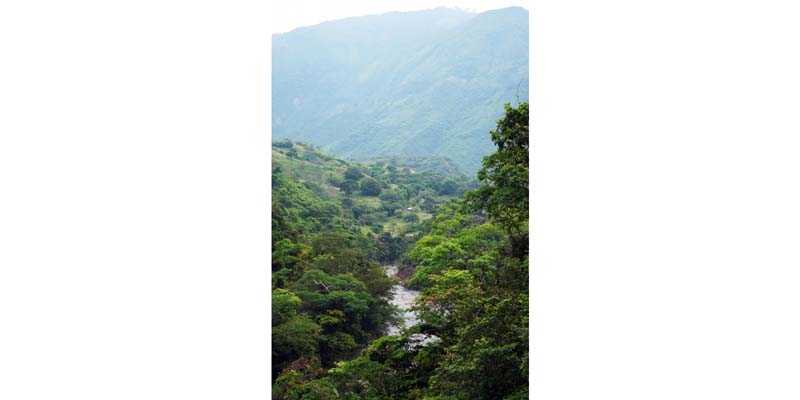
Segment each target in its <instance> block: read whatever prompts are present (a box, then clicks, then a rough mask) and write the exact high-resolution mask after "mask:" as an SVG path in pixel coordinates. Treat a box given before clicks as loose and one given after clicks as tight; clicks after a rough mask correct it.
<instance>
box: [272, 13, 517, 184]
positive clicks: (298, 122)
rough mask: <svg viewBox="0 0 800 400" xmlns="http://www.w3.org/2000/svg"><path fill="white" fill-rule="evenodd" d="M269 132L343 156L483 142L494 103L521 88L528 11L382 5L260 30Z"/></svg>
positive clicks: (423, 152)
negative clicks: (265, 42)
mask: <svg viewBox="0 0 800 400" xmlns="http://www.w3.org/2000/svg"><path fill="white" fill-rule="evenodd" d="M272 90H273V93H272V136H273V138H274V140H280V139H284V138H287V139H293V140H301V141H305V142H308V143H311V144H314V145H317V146H321V147H322V148H324V149H325V150H327V151H329V152H331V153H333V154H335V155H337V156H339V157H344V158H350V159H354V160H363V159H375V158H385V157H392V156H401V157H449V158H450V159H452V160H453V161H454V162H455V163H456V164H457V165H458V166H459V167H461V168H462V169H463V170H464V171H466V172H468V173H469V174H472V173H474V172H475V171H476V170H477V169H478V167H479V166H480V162H481V160H482V158H483V156H485V155H488V154H489V153H491V151H492V150H493V145H492V142H491V140H490V136H489V133H488V132H489V130H491V129H493V128H494V127H495V121H496V120H497V119H499V118H500V117H502V115H503V112H504V110H503V103H512V104H516V103H517V101H518V100H519V101H527V100H528V11H527V10H525V9H523V8H519V7H512V8H505V9H500V10H492V11H486V12H483V13H479V14H473V13H469V12H466V11H463V10H458V9H449V8H437V9H433V10H425V11H413V12H393V13H387V14H381V15H372V16H364V17H355V18H347V19H342V20H336V21H330V22H325V23H322V24H319V25H315V26H311V27H305V28H299V29H296V30H294V31H291V32H288V33H284V34H278V35H274V36H273V38H272Z"/></svg>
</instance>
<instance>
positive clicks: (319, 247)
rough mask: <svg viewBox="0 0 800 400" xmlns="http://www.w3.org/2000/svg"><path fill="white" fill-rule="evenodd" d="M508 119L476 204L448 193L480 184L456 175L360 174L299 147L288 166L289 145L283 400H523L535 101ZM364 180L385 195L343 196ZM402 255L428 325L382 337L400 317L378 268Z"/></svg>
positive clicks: (278, 345)
mask: <svg viewBox="0 0 800 400" xmlns="http://www.w3.org/2000/svg"><path fill="white" fill-rule="evenodd" d="M506 113H507V115H506V117H505V118H504V119H502V120H500V121H499V122H498V128H497V129H496V130H495V131H492V139H493V140H494V141H495V143H496V144H497V146H498V149H497V151H496V152H495V153H493V154H492V155H490V156H488V157H486V160H485V162H484V168H483V169H482V170H481V172H480V174H479V177H480V179H481V181H482V183H483V185H482V186H481V187H479V188H477V189H476V190H475V191H472V192H470V193H469V194H467V195H466V196H465V197H466V200H454V199H452V198H451V197H446V196H438V195H437V193H443V192H450V191H451V189H453V188H455V189H454V190H455V192H456V193H457V192H460V191H462V190H464V188H466V187H468V186H469V183H468V182H466V181H461V180H459V179H458V178H457V177H454V178H452V179H451V180H450V181H449V183H448V180H447V179H441V178H440V177H437V175H435V174H422V173H420V174H416V173H413V172H412V171H411V170H405V169H403V168H398V167H396V166H394V165H393V164H391V163H390V162H385V163H372V164H363V165H360V166H358V167H356V166H355V165H350V164H348V163H347V162H344V161H341V160H336V159H334V158H331V157H328V156H327V155H326V154H325V153H322V152H321V151H319V150H318V149H315V148H313V147H310V146H307V145H303V144H298V143H294V144H293V145H292V147H291V149H292V150H296V151H297V153H298V157H299V159H297V158H288V157H286V154H284V151H283V150H285V149H281V148H278V150H277V152H278V154H277V156H276V157H274V158H273V159H274V160H277V163H278V164H279V165H278V166H279V167H280V168H273V171H278V170H279V171H282V172H274V175H273V181H274V182H276V184H275V185H274V186H273V228H274V229H275V228H277V230H278V231H277V232H273V263H272V268H273V296H272V306H273V322H272V323H273V338H272V342H273V378H274V379H275V380H274V385H273V393H272V394H273V397H274V398H276V399H284V400H289V399H337V398H338V399H376V400H378V399H381V400H382V399H417V400H423V399H428V400H432V399H439V400H444V399H448V400H461V399H477V400H481V399H487V400H488V399H505V400H518V399H522V398H526V396H527V395H528V381H527V375H528V355H529V349H528V334H529V332H528V257H527V219H528V215H527V204H528V198H527V182H528V181H527V173H528V164H527V152H528V146H527V104H526V103H523V104H521V105H520V107H519V108H516V109H515V108H511V107H509V106H507V107H506ZM523 121H524V122H525V123H524V125H523ZM304 159H308V160H314V161H313V162H311V161H306V160H304ZM351 167H353V168H351ZM348 170H350V172H351V173H350V177H347V176H346V174H347V172H348ZM355 171H357V172H358V176H357V177H356V174H355ZM290 175H291V176H293V179H288V176H290ZM351 178H352V179H351ZM355 179H358V180H360V182H361V186H362V187H363V186H364V183H365V182H374V184H375V185H376V186H377V188H378V190H379V191H378V192H377V193H375V192H369V191H368V192H369V193H374V194H370V195H369V196H367V197H360V196H353V197H351V196H350V195H346V194H343V191H341V190H340V189H341V187H342V186H343V183H344V182H355ZM337 185H338V186H337ZM447 187H450V188H447ZM443 189H444V190H443ZM375 196H378V197H375ZM409 208H410V210H409ZM417 209H419V210H423V211H426V210H427V211H429V212H431V214H418V212H419V211H417ZM484 211H485V212H484ZM420 215H425V219H422V220H421V219H420V218H419V216H420ZM411 216H413V217H411ZM417 221H419V222H418V223H417ZM409 222H413V223H409ZM399 226H402V228H398V227H399ZM370 231H372V232H374V234H373V233H371V232H370ZM395 231H397V232H395ZM523 239H524V240H523ZM396 260H403V261H404V262H405V263H407V264H408V265H404V266H403V268H412V269H413V270H414V272H413V274H412V275H411V277H409V278H408V279H407V281H406V284H408V285H411V286H416V287H418V288H420V289H421V294H420V296H419V298H418V300H417V303H416V305H415V306H414V309H415V310H416V311H417V313H418V316H419V319H420V323H419V324H418V325H416V326H414V327H410V328H409V329H407V330H406V331H404V332H402V333H401V334H400V335H398V336H382V335H383V333H384V332H385V328H386V326H387V324H388V323H390V322H392V321H393V320H394V319H395V318H396V317H395V316H394V312H395V310H393V308H392V307H391V306H390V305H389V304H388V303H387V301H386V298H387V296H388V295H389V293H390V288H391V286H392V284H393V281H392V280H391V279H389V278H388V277H386V272H385V269H384V268H383V267H382V266H381V265H380V262H387V263H388V262H394V261H396ZM404 277H405V276H404ZM431 335H433V336H431ZM421 338H426V340H425V341H424V342H423V341H421V340H422V339H421ZM428 339H430V340H428Z"/></svg>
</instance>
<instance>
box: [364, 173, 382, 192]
mask: <svg viewBox="0 0 800 400" xmlns="http://www.w3.org/2000/svg"><path fill="white" fill-rule="evenodd" d="M359 187H360V188H361V194H363V195H364V196H377V195H379V194H381V184H380V182H378V181H377V180H375V179H373V178H370V177H366V178H364V179H362V180H361V182H360V183H359Z"/></svg>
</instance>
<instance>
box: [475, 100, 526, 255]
mask: <svg viewBox="0 0 800 400" xmlns="http://www.w3.org/2000/svg"><path fill="white" fill-rule="evenodd" d="M505 109H506V115H505V117H503V118H502V119H501V120H499V121H497V129H495V130H493V131H492V132H491V135H492V141H493V142H494V143H495V145H497V151H495V152H494V153H492V154H491V155H489V156H487V157H485V158H484V159H483V167H482V168H481V169H480V171H478V180H480V181H481V182H483V183H484V185H483V186H481V187H480V188H478V189H477V190H475V191H472V192H469V193H467V195H466V197H467V201H468V202H469V203H470V205H471V208H472V209H473V210H485V211H486V213H487V214H488V215H489V218H491V219H492V220H495V221H497V222H498V223H499V224H500V225H501V226H503V227H504V228H505V229H506V230H508V232H509V233H510V234H511V235H512V236H513V237H514V239H516V240H517V241H524V242H525V243H524V244H519V247H522V246H524V247H525V248H527V230H528V103H521V104H520V105H519V106H518V107H517V108H513V107H511V106H510V105H509V104H506V105H505ZM526 252H527V250H526V251H524V252H523V251H515V255H516V256H517V257H519V258H522V257H524V255H525V254H526Z"/></svg>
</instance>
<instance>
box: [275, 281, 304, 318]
mask: <svg viewBox="0 0 800 400" xmlns="http://www.w3.org/2000/svg"><path fill="white" fill-rule="evenodd" d="M302 303H303V301H302V300H300V298H299V297H297V296H296V295H295V294H294V293H292V292H290V291H288V290H286V289H274V290H273V291H272V326H275V325H280V324H282V323H284V322H286V321H288V320H290V319H292V318H294V316H295V315H297V310H298V309H299V308H300V305H301V304H302Z"/></svg>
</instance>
